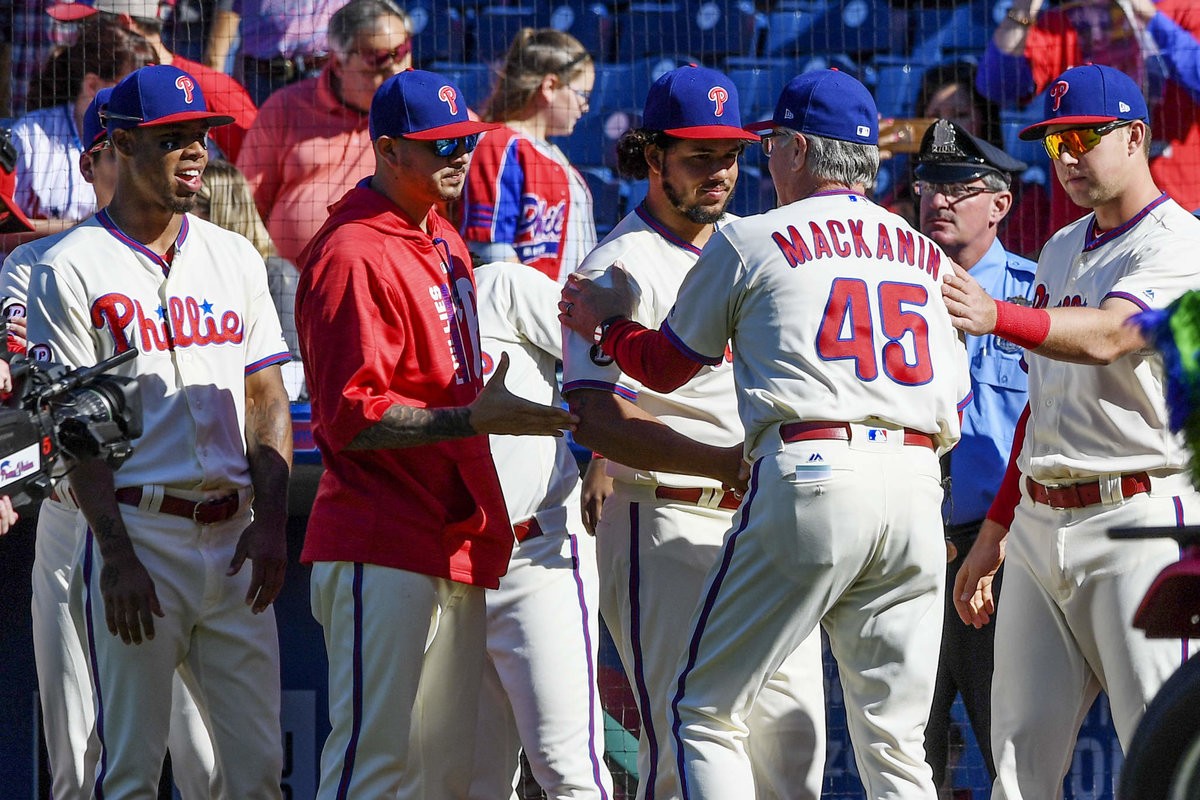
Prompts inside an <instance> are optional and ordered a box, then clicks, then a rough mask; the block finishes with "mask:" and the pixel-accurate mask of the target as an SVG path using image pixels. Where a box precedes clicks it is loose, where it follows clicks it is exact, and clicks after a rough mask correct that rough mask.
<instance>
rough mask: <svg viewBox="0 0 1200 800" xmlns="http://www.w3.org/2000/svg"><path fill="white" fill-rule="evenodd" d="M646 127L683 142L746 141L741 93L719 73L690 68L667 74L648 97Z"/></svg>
mask: <svg viewBox="0 0 1200 800" xmlns="http://www.w3.org/2000/svg"><path fill="white" fill-rule="evenodd" d="M642 127H643V128H647V129H649V130H652V131H662V132H663V133H665V134H667V135H668V136H674V137H676V138H679V139H744V140H747V141H751V142H754V141H758V135H757V134H754V133H749V132H748V131H746V130H745V129H744V128H742V114H741V111H739V110H738V91H737V87H736V86H734V85H733V81H731V80H729V78H727V77H725V76H724V75H722V74H721V73H720V72H717V71H716V70H715V69H708V68H707V67H698V66H696V65H695V64H688V65H687V66H684V67H679V68H677V69H673V70H671V71H670V72H666V73H663V74H662V75H661V76H659V78H658V80H656V81H655V82H654V84H653V85H652V86H651V87H650V92H649V94H647V95H646V107H645V109H644V110H643V112H642Z"/></svg>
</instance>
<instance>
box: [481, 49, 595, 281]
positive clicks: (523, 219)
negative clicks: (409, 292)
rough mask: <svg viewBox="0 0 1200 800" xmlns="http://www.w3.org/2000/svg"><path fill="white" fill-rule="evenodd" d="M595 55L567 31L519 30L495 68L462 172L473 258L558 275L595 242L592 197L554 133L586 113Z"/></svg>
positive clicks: (576, 262)
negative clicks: (478, 135) (483, 125)
mask: <svg viewBox="0 0 1200 800" xmlns="http://www.w3.org/2000/svg"><path fill="white" fill-rule="evenodd" d="M595 82H596V69H595V66H594V65H593V63H592V57H591V55H590V54H589V53H588V51H587V50H586V49H584V46H583V45H582V44H580V43H579V41H578V40H577V39H576V38H575V37H573V36H571V35H570V34H569V33H563V32H562V31H557V30H554V29H552V28H541V29H538V30H535V29H533V28H524V29H522V30H521V31H520V32H519V33H518V34H517V35H516V37H515V38H514V39H513V43H512V45H511V46H510V47H509V50H508V54H507V56H506V57H505V59H504V64H503V66H502V67H501V68H500V74H499V76H498V78H497V82H496V88H495V89H494V90H493V92H492V95H491V97H490V98H489V99H488V102H487V106H486V107H485V108H484V111H483V118H484V119H485V120H487V121H488V122H499V123H502V124H503V126H504V127H502V128H499V129H497V130H494V131H491V132H489V133H487V134H484V136H483V138H482V139H481V140H480V142H479V147H478V148H476V150H475V153H474V155H473V156H472V158H471V165H470V167H469V168H468V170H467V188H466V191H465V192H464V193H463V208H464V213H463V223H462V233H463V238H464V239H465V240H466V242H467V247H468V248H469V249H470V250H471V253H472V255H474V256H476V257H477V258H480V259H482V260H483V261H485V262H489V261H520V262H523V263H525V264H528V265H529V266H531V267H534V268H536V269H538V270H540V271H542V272H544V273H545V274H546V275H548V276H549V277H550V278H552V279H554V280H556V281H561V280H565V279H566V276H567V275H569V274H571V273H572V272H574V271H575V268H576V267H578V266H579V264H580V263H581V262H582V261H583V258H584V256H586V255H587V254H588V252H589V251H590V250H591V249H592V248H593V247H595V245H596V224H595V221H594V219H593V216H592V196H591V193H590V192H589V191H588V188H587V183H586V182H585V181H584V179H583V176H582V175H580V174H579V172H578V171H577V170H576V169H575V168H574V167H572V166H571V163H570V162H569V161H567V157H566V156H565V155H564V154H563V152H562V150H560V149H559V148H558V146H557V145H554V144H551V143H550V141H549V137H551V136H567V135H569V134H570V133H571V131H572V130H574V129H575V123H576V122H578V121H579V118H580V117H582V116H583V115H584V114H585V113H586V112H587V110H588V97H589V95H590V94H591V92H592V86H593V85H594V84H595Z"/></svg>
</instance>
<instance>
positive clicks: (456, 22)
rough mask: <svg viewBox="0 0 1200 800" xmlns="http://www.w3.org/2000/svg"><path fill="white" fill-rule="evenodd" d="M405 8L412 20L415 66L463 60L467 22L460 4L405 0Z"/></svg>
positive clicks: (438, 0)
mask: <svg viewBox="0 0 1200 800" xmlns="http://www.w3.org/2000/svg"><path fill="white" fill-rule="evenodd" d="M404 10H405V11H406V12H407V13H408V16H409V18H410V19H411V21H412V28H413V31H412V32H413V38H412V42H413V64H414V65H415V66H417V67H422V68H424V67H426V66H428V65H429V64H432V63H433V62H435V61H441V62H453V63H461V62H462V61H463V59H464V58H465V57H466V48H465V46H464V45H465V42H466V38H467V25H466V18H465V15H464V13H463V10H462V9H461V8H460V7H458V6H457V5H455V4H452V3H447V2H445V0H405V2H404Z"/></svg>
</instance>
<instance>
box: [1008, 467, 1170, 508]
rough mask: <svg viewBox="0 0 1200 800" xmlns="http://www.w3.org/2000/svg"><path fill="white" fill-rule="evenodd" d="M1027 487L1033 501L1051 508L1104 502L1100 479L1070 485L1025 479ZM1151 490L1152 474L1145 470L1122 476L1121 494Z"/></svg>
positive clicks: (1127, 495)
mask: <svg viewBox="0 0 1200 800" xmlns="http://www.w3.org/2000/svg"><path fill="white" fill-rule="evenodd" d="M1025 488H1026V489H1028V490H1029V496H1030V497H1032V498H1033V502H1035V503H1041V504H1042V505H1047V506H1050V507H1051V508H1086V507H1087V506H1094V505H1096V504H1097V503H1100V502H1103V499H1104V498H1103V497H1101V495H1100V481H1089V482H1087V483H1073V484H1071V485H1070V486H1045V485H1043V484H1040V483H1038V482H1037V481H1035V480H1034V479H1033V478H1026V479H1025ZM1148 491H1150V476H1149V475H1147V474H1146V473H1144V472H1131V473H1129V474H1128V475H1122V476H1121V495H1122V496H1124V497H1133V496H1134V495H1135V494H1141V493H1143V492H1148Z"/></svg>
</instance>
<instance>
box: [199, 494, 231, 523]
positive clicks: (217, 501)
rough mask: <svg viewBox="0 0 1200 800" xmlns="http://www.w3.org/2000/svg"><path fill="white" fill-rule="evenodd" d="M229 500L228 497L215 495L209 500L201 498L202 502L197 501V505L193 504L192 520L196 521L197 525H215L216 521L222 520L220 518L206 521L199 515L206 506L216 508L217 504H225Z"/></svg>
mask: <svg viewBox="0 0 1200 800" xmlns="http://www.w3.org/2000/svg"><path fill="white" fill-rule="evenodd" d="M228 501H229V498H228V497H213V498H210V499H208V500H201V501H200V502H198V503H196V505H194V506H192V522H194V523H196V524H197V525H215V524H216V523H218V522H220V520H212V521H211V522H205V521H204V520H202V519H200V516H199V515H200V512H201V510H203V509H205V508H215V507H216V506H218V505H221V504H224V503H226V502H228Z"/></svg>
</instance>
